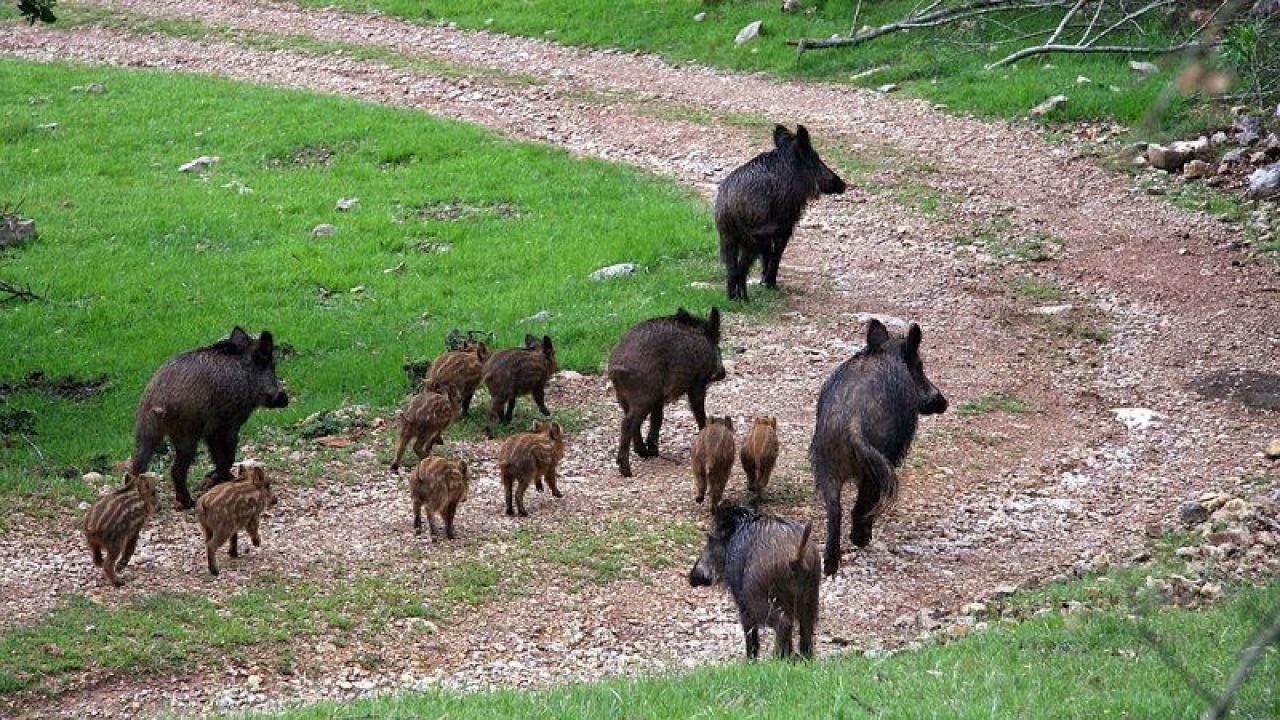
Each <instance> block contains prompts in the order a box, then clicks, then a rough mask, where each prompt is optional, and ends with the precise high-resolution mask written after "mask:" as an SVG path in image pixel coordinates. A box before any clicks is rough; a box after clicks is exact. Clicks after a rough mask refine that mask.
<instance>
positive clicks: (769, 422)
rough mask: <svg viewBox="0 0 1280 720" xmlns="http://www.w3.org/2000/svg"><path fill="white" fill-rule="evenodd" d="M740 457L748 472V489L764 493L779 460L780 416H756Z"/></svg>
mask: <svg viewBox="0 0 1280 720" xmlns="http://www.w3.org/2000/svg"><path fill="white" fill-rule="evenodd" d="M738 457H739V458H740V459H741V460H742V469H743V471H744V472H746V473H747V490H749V491H750V492H751V493H753V494H755V495H761V494H763V493H764V488H765V486H766V485H768V484H769V476H770V475H772V474H773V466H774V464H776V463H777V462H778V418H776V417H773V416H771V415H770V416H763V417H757V418H755V419H754V420H753V421H752V422H751V429H749V430H747V437H746V438H744V439H743V441H742V452H741V453H740V454H739V456H738Z"/></svg>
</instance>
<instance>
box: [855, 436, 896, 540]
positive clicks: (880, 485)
mask: <svg viewBox="0 0 1280 720" xmlns="http://www.w3.org/2000/svg"><path fill="white" fill-rule="evenodd" d="M854 457H856V458H857V460H858V468H857V476H858V499H857V500H856V501H854V504H853V510H851V511H849V540H850V541H851V542H852V543H853V544H854V545H856V546H858V547H866V546H867V545H869V544H871V528H872V525H873V524H874V523H875V521H876V518H877V517H878V516H879V515H880V512H881V510H882V509H883V507H884V506H885V504H886V503H890V502H892V501H893V498H894V497H895V496H896V495H897V492H898V476H897V474H896V473H895V472H894V471H893V466H892V465H890V464H889V460H888V459H887V458H885V456H884V455H881V454H880V452H879V451H878V450H876V449H875V448H874V447H872V445H871V444H870V443H867V442H861V441H859V440H857V439H855V440H854Z"/></svg>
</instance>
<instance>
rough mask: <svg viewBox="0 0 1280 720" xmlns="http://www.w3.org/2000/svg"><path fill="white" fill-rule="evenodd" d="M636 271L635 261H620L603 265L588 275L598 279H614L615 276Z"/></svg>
mask: <svg viewBox="0 0 1280 720" xmlns="http://www.w3.org/2000/svg"><path fill="white" fill-rule="evenodd" d="M635 271H636V264H635V263H618V264H617V265H610V266H608V267H602V268H600V269H599V270H596V271H595V272H593V273H591V274H590V275H588V276H587V277H589V278H591V279H592V280H596V281H600V280H612V279H613V278H616V277H620V276H622V275H632V274H634V273H635Z"/></svg>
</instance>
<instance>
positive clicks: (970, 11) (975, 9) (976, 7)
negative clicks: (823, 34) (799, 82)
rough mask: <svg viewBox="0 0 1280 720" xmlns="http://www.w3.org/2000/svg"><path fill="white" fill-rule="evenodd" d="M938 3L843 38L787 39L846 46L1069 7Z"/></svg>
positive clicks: (802, 46) (990, 0)
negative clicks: (960, 23)
mask: <svg viewBox="0 0 1280 720" xmlns="http://www.w3.org/2000/svg"><path fill="white" fill-rule="evenodd" d="M939 4H940V3H938V2H935V3H933V4H932V5H929V6H928V7H927V8H925V9H924V10H921V11H918V12H913V13H911V14H910V15H908V16H907V17H905V18H903V19H902V20H899V21H897V22H891V23H888V24H886V25H881V26H880V27H878V28H875V29H873V30H871V31H869V32H865V33H857V32H856V31H855V32H851V33H850V34H849V35H846V36H844V37H834V38H799V39H794V38H793V39H788V40H787V41H786V42H787V44H788V45H794V46H795V47H796V50H797V51H798V52H804V51H805V50H818V49H823V48H832V47H845V46H849V45H857V44H860V43H864V42H869V41H871V40H874V39H876V38H878V37H882V36H884V35H890V34H893V33H895V32H901V31H903V30H915V29H918V28H931V27H940V26H942V25H947V24H949V23H953V22H958V21H960V20H967V19H969V18H974V17H980V16H982V15H987V14H990V13H997V12H1008V11H1010V10H1043V9H1045V8H1051V7H1066V6H1067V2H1066V0H975V2H971V3H968V4H966V5H961V6H960V7H954V8H942V9H936V8H938V5H939Z"/></svg>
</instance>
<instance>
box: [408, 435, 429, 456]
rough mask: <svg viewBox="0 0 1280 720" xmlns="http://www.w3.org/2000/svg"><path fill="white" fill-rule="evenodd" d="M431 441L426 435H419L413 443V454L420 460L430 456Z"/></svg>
mask: <svg viewBox="0 0 1280 720" xmlns="http://www.w3.org/2000/svg"><path fill="white" fill-rule="evenodd" d="M432 444H433V443H432V442H431V440H430V439H429V438H428V437H427V436H426V435H419V436H418V437H416V438H414V441H413V454H414V455H417V456H418V459H419V460H421V459H423V458H425V457H427V456H429V455H430V454H431V446H432Z"/></svg>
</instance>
